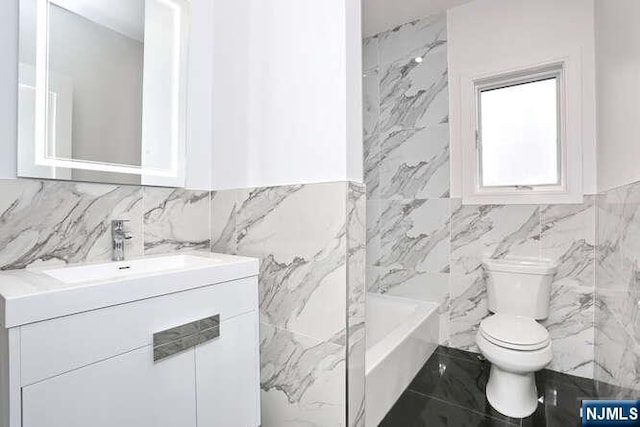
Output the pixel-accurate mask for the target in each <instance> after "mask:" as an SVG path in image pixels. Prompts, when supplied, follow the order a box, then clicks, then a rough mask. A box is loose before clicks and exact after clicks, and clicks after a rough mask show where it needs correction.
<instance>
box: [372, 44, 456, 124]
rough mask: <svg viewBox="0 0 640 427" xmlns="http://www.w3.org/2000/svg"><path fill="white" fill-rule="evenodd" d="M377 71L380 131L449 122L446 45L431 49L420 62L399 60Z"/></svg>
mask: <svg viewBox="0 0 640 427" xmlns="http://www.w3.org/2000/svg"><path fill="white" fill-rule="evenodd" d="M379 73H380V75H379V80H380V126H379V127H380V132H381V133H383V134H387V133H390V132H392V131H394V130H405V129H414V128H422V127H431V126H435V125H438V124H443V123H447V122H448V121H449V95H448V89H447V85H448V80H447V51H446V47H445V45H440V46H438V47H437V48H434V49H433V50H430V51H429V52H428V53H426V54H425V56H424V59H423V61H422V62H421V63H418V62H416V61H415V60H414V59H407V60H401V61H399V62H394V63H392V64H389V65H385V66H384V67H381V68H380V69H379Z"/></svg>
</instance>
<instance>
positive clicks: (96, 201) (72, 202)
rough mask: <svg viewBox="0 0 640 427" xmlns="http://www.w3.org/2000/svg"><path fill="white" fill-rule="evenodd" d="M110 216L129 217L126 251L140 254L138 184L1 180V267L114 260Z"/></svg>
mask: <svg viewBox="0 0 640 427" xmlns="http://www.w3.org/2000/svg"><path fill="white" fill-rule="evenodd" d="M112 219H125V220H129V221H130V222H128V223H127V228H128V229H129V230H130V231H131V232H132V234H133V236H134V237H133V239H131V240H130V241H128V242H127V244H126V247H125V251H126V254H127V256H141V255H142V254H143V234H142V233H143V231H142V230H143V228H142V190H141V189H140V187H135V186H114V185H102V184H82V183H67V182H55V181H36V180H11V181H0V225H1V226H0V248H2V249H0V269H5V270H6V269H18V268H24V267H26V266H28V265H32V264H34V263H43V262H46V263H60V262H64V263H77V262H85V261H106V260H110V259H111V251H112V248H111V246H112V245H111V220H112Z"/></svg>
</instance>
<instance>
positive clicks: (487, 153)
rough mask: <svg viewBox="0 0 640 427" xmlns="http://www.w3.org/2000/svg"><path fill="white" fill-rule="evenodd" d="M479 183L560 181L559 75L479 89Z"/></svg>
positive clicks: (542, 182) (519, 184)
mask: <svg viewBox="0 0 640 427" xmlns="http://www.w3.org/2000/svg"><path fill="white" fill-rule="evenodd" d="M478 95H479V100H478V101H479V109H478V122H479V126H478V149H479V151H480V156H479V161H480V168H479V170H480V183H481V184H480V185H481V186H483V187H505V186H506V187H509V186H510V187H514V186H516V187H518V186H536V185H558V184H560V170H559V169H560V164H559V161H560V156H559V149H560V146H559V143H560V141H559V138H558V129H559V127H560V123H559V119H558V113H559V111H558V77H545V78H543V79H540V80H534V81H525V82H517V83H513V84H510V85H507V86H502V85H500V86H497V87H496V86H489V87H481V88H480V89H479V93H478Z"/></svg>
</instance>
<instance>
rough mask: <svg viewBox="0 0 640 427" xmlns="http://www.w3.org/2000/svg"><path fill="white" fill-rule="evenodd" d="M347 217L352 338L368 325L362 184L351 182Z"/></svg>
mask: <svg viewBox="0 0 640 427" xmlns="http://www.w3.org/2000/svg"><path fill="white" fill-rule="evenodd" d="M346 220H347V297H348V301H347V304H348V308H347V310H348V311H347V328H348V334H349V336H348V339H349V342H351V341H357V340H360V339H362V338H364V327H365V308H366V307H365V297H366V283H365V269H366V195H365V191H364V186H362V185H361V184H354V183H349V189H348V201H347V218H346ZM363 357H364V355H363ZM363 363H364V362H363Z"/></svg>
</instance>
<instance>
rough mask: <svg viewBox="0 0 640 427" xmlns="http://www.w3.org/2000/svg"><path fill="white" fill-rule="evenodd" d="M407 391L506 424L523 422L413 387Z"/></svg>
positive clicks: (519, 419) (514, 424) (520, 419)
mask: <svg viewBox="0 0 640 427" xmlns="http://www.w3.org/2000/svg"><path fill="white" fill-rule="evenodd" d="M407 391H408V392H409V393H413V394H416V395H418V396H420V397H423V398H427V399H431V400H435V401H438V402H440V403H444V404H445V405H448V406H452V407H454V408H458V409H462V410H465V411H467V412H471V413H473V414H476V415H480V416H482V417H486V418H489V419H491V420H495V421H500V422H503V423H505V424H510V425H513V426H517V425H521V422H522V418H510V417H507V416H506V415H505V416H504V417H505V418H497V417H494V416H492V415H490V414H487V413H486V412H480V411H478V410H475V409H471V408H468V407H466V406H462V405H458V404H456V403H453V402H451V401H448V400H444V399H442V398H440V397H436V396H430V395H428V394H425V393H422V392H419V391H416V390H412V389H407ZM511 420H517V421H519V422H518V423H517V424H516V423H514V422H513V421H511Z"/></svg>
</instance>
